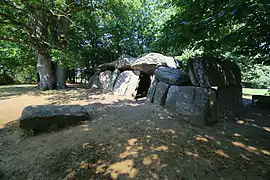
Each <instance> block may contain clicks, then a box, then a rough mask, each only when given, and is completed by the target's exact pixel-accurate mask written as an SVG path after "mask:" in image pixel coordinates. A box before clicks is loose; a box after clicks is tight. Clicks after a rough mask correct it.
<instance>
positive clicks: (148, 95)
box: [146, 75, 158, 103]
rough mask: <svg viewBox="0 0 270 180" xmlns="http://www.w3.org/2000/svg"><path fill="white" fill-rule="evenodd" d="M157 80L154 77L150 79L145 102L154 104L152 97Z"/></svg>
mask: <svg viewBox="0 0 270 180" xmlns="http://www.w3.org/2000/svg"><path fill="white" fill-rule="evenodd" d="M157 83H158V79H157V78H156V77H155V75H153V76H152V78H151V84H150V87H149V89H148V92H147V98H146V102H149V103H153V102H154V95H155V91H156V87H157Z"/></svg>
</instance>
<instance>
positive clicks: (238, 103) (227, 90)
mask: <svg viewBox="0 0 270 180" xmlns="http://www.w3.org/2000/svg"><path fill="white" fill-rule="evenodd" d="M217 104H218V107H219V110H220V112H221V113H226V112H228V111H232V110H235V109H238V108H241V107H242V106H243V99H242V86H241V85H238V86H222V87H218V89H217Z"/></svg>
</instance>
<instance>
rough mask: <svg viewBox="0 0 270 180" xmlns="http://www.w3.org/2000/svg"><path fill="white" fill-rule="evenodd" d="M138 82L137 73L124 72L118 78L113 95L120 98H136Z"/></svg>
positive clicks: (138, 76) (138, 73) (138, 74)
mask: <svg viewBox="0 0 270 180" xmlns="http://www.w3.org/2000/svg"><path fill="white" fill-rule="evenodd" d="M139 81H140V72H139V71H124V72H122V73H121V74H120V75H119V76H118V78H117V80H116V83H115V85H114V89H113V93H114V94H115V95H120V96H130V97H136V94H137V87H138V85H139Z"/></svg>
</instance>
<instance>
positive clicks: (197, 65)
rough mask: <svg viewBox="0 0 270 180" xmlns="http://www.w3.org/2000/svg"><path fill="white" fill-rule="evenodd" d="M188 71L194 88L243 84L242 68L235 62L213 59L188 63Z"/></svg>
mask: <svg viewBox="0 0 270 180" xmlns="http://www.w3.org/2000/svg"><path fill="white" fill-rule="evenodd" d="M188 71H189V77H190V79H191V82H192V84H193V85H194V86H199V87H212V86H234V85H240V84H241V72H240V68H239V67H238V66H237V64H235V63H234V62H231V61H228V60H224V61H222V60H221V59H218V58H213V57H206V56H204V57H200V58H196V59H190V60H189V61H188Z"/></svg>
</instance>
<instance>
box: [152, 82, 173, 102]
mask: <svg viewBox="0 0 270 180" xmlns="http://www.w3.org/2000/svg"><path fill="white" fill-rule="evenodd" d="M169 88H170V85H169V84H166V83H164V82H158V83H157V86H156V90H155V94H154V100H153V103H154V104H158V105H160V106H164V105H165V101H166V97H167V93H168V90H169Z"/></svg>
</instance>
